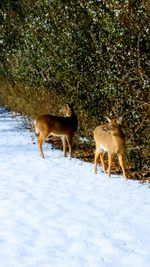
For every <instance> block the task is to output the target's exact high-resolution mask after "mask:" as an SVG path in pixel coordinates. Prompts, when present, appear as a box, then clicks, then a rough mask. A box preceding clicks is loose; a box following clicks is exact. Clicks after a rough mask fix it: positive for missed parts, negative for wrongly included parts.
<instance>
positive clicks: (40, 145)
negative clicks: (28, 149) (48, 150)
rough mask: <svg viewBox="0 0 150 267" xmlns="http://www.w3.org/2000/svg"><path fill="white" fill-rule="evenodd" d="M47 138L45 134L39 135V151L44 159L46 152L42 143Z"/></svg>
mask: <svg viewBox="0 0 150 267" xmlns="http://www.w3.org/2000/svg"><path fill="white" fill-rule="evenodd" d="M44 140H45V137H44V136H42V135H41V134H39V136H38V141H37V143H38V150H39V153H40V155H41V157H42V158H43V159H44V158H45V157H44V153H43V149H42V144H43V141H44Z"/></svg>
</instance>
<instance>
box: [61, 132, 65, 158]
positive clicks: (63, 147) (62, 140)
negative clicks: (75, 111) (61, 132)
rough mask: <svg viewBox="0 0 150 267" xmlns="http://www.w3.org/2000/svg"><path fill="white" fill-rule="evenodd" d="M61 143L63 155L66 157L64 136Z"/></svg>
mask: <svg viewBox="0 0 150 267" xmlns="http://www.w3.org/2000/svg"><path fill="white" fill-rule="evenodd" d="M61 139H62V143H63V155H64V157H66V136H62V138H61Z"/></svg>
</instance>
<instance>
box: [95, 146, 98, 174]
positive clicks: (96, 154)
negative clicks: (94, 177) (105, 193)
mask: <svg viewBox="0 0 150 267" xmlns="http://www.w3.org/2000/svg"><path fill="white" fill-rule="evenodd" d="M98 156H99V151H98V150H97V149H96V150H95V156H94V173H95V174H96V173H97V160H98Z"/></svg>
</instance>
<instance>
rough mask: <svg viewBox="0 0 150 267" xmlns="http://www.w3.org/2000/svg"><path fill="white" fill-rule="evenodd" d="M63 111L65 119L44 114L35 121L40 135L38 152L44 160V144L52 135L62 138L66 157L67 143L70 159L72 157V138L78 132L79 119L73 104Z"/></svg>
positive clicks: (36, 129)
mask: <svg viewBox="0 0 150 267" xmlns="http://www.w3.org/2000/svg"><path fill="white" fill-rule="evenodd" d="M61 111H62V112H64V113H65V115H66V116H65V117H64V116H56V115H49V114H43V115H40V116H38V117H37V118H36V120H35V121H34V125H35V131H36V133H37V135H38V141H37V143H38V150H39V152H40V155H41V157H42V158H44V153H43V149H42V144H43V142H44V141H45V140H46V139H47V138H48V137H49V136H50V135H53V136H59V137H61V138H62V142H63V154H64V156H66V141H67V143H68V146H69V155H70V157H71V156H72V138H73V135H74V133H75V131H76V130H77V126H78V119H77V116H76V114H75V112H74V109H73V104H72V103H71V104H67V106H66V107H65V108H63V109H62V110H61Z"/></svg>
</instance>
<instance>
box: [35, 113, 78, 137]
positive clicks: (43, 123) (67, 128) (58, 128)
mask: <svg viewBox="0 0 150 267" xmlns="http://www.w3.org/2000/svg"><path fill="white" fill-rule="evenodd" d="M77 125H78V121H77V118H76V116H75V115H73V116H70V117H61V116H55V115H49V114H44V115H40V116H39V117H38V118H37V119H36V127H37V129H38V130H39V131H47V132H49V133H50V132H52V133H53V134H69V133H73V132H75V131H76V130H77Z"/></svg>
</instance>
